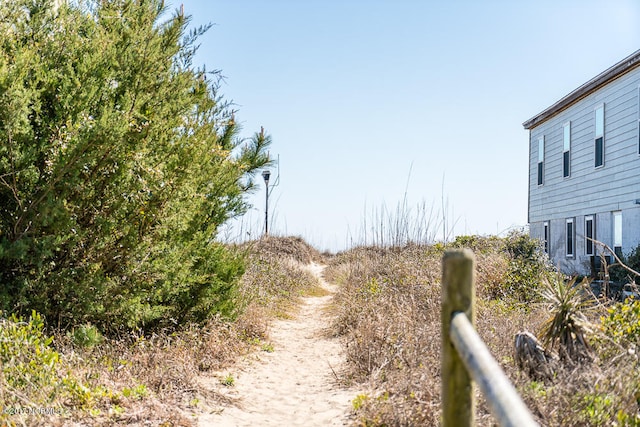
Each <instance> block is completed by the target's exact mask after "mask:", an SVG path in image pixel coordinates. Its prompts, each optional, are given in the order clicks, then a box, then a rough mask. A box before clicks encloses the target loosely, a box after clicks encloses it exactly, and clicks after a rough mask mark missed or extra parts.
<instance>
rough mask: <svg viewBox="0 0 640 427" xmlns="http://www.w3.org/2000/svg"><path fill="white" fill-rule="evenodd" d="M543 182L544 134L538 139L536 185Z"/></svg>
mask: <svg viewBox="0 0 640 427" xmlns="http://www.w3.org/2000/svg"><path fill="white" fill-rule="evenodd" d="M543 183H544V135H543V136H541V137H540V138H539V139H538V185H542V184H543Z"/></svg>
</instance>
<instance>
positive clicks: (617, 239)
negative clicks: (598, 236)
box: [613, 211, 622, 256]
mask: <svg viewBox="0 0 640 427" xmlns="http://www.w3.org/2000/svg"><path fill="white" fill-rule="evenodd" d="M613 251H614V252H615V253H616V255H618V256H620V255H622V211H615V212H613Z"/></svg>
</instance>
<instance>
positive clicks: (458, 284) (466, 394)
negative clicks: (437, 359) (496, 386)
mask: <svg viewBox="0 0 640 427" xmlns="http://www.w3.org/2000/svg"><path fill="white" fill-rule="evenodd" d="M474 282H475V257H474V255H473V253H472V252H471V251H470V250H468V249H463V250H455V251H447V252H446V253H445V255H444V258H443V259H442V320H441V322H442V421H443V423H442V425H443V426H444V427H471V426H473V425H474V414H475V402H474V398H473V387H472V383H471V376H470V375H469V373H468V372H467V369H466V368H465V366H464V364H463V362H462V360H461V359H460V356H459V355H458V352H457V351H456V349H455V348H454V347H453V344H452V343H451V339H450V330H451V321H452V319H453V314H454V313H456V312H463V313H465V314H466V316H467V317H468V318H469V320H470V321H471V322H472V323H473V322H474V313H473V311H474V300H475V286H474Z"/></svg>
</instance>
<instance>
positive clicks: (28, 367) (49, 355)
mask: <svg viewBox="0 0 640 427" xmlns="http://www.w3.org/2000/svg"><path fill="white" fill-rule="evenodd" d="M43 328H44V321H43V319H42V316H40V315H39V314H38V313H36V312H33V313H32V314H31V316H30V317H29V319H28V320H26V321H25V320H23V319H21V318H18V317H16V316H13V315H12V316H11V317H10V318H9V319H2V320H0V362H1V366H2V375H1V376H0V387H1V388H2V390H3V391H5V392H4V393H0V407H2V408H17V407H24V406H27V405H31V406H33V407H38V406H48V407H52V404H53V405H54V406H55V409H56V410H57V411H58V412H59V413H60V412H61V411H62V409H61V408H62V406H61V403H62V402H65V403H66V404H67V405H70V406H85V405H86V404H87V402H88V401H87V398H88V397H89V396H90V394H91V393H90V390H88V389H87V388H86V387H84V386H83V385H82V384H81V383H80V382H78V381H77V380H76V379H75V378H73V377H72V376H70V374H68V373H64V371H63V369H62V364H61V357H60V354H59V353H58V352H57V351H56V350H55V349H54V348H53V347H52V343H53V338H52V337H50V336H47V335H45V334H44V332H43ZM3 415H7V414H6V413H3ZM8 415H10V414H8Z"/></svg>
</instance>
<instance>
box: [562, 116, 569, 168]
mask: <svg viewBox="0 0 640 427" xmlns="http://www.w3.org/2000/svg"><path fill="white" fill-rule="evenodd" d="M569 175H571V122H567V123H565V124H564V126H563V129H562V176H563V177H565V178H567V177H568V176H569Z"/></svg>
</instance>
